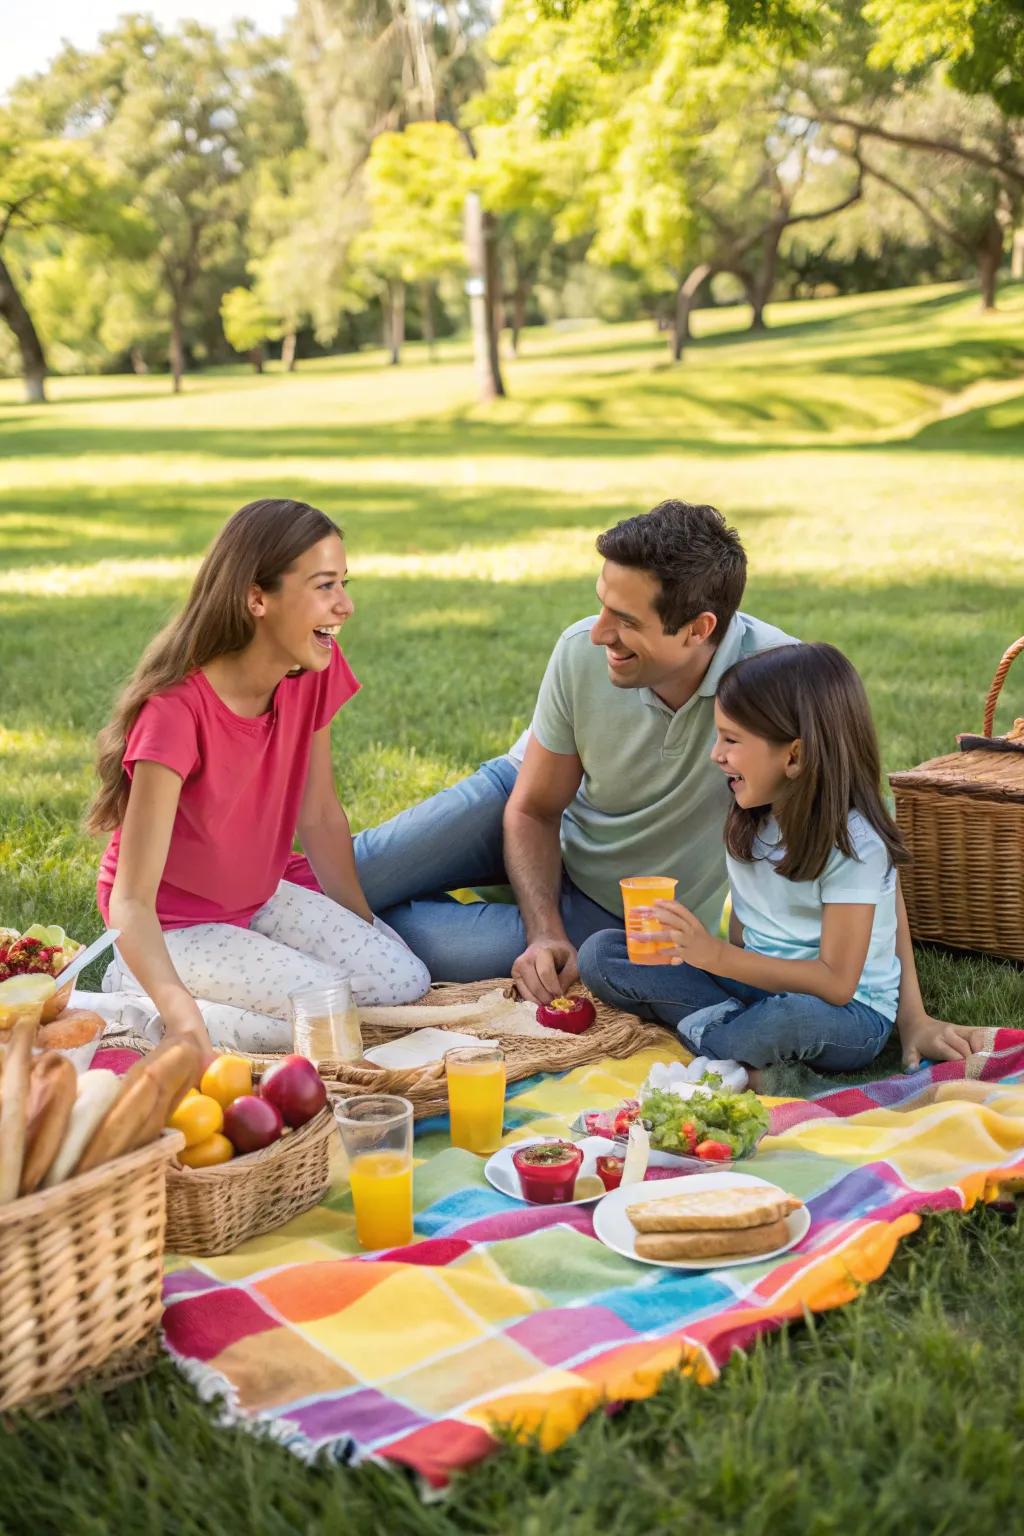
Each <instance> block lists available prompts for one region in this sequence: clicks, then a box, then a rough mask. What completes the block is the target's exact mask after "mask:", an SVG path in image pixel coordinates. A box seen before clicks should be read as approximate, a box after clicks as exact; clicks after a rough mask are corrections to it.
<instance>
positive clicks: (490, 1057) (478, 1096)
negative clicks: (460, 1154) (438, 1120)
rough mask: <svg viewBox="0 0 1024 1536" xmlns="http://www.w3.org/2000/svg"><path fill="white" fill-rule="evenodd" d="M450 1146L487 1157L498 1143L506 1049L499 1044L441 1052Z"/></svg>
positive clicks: (503, 1107) (464, 1047) (502, 1104)
mask: <svg viewBox="0 0 1024 1536" xmlns="http://www.w3.org/2000/svg"><path fill="white" fill-rule="evenodd" d="M444 1065H445V1071H446V1072H447V1075H448V1112H449V1114H450V1116H451V1135H452V1146H453V1147H462V1149H463V1150H464V1151H466V1152H475V1153H476V1154H477V1155H478V1156H479V1157H489V1156H490V1154H491V1153H492V1152H497V1150H498V1148H499V1146H500V1145H501V1122H502V1118H503V1116H504V1111H505V1052H504V1051H503V1050H502V1049H501V1046H500V1045H460V1046H457V1047H456V1048H455V1049H454V1050H451V1051H446V1052H445V1055H444Z"/></svg>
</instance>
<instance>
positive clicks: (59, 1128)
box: [18, 1051, 78, 1195]
mask: <svg viewBox="0 0 1024 1536" xmlns="http://www.w3.org/2000/svg"><path fill="white" fill-rule="evenodd" d="M77 1092H78V1074H77V1072H76V1071H75V1069H74V1067H73V1066H72V1065H71V1063H70V1061H68V1059H67V1057H66V1056H60V1055H58V1054H57V1053H56V1052H55V1051H47V1052H46V1054H45V1055H43V1056H37V1057H36V1059H35V1061H34V1062H33V1064H32V1075H31V1079H30V1081H29V1096H28V1116H27V1123H26V1127H25V1157H24V1161H23V1163H22V1167H21V1181H20V1183H19V1185H18V1193H19V1195H31V1194H32V1193H33V1192H34V1191H35V1190H37V1189H38V1188H39V1186H40V1184H41V1183H42V1181H43V1178H44V1176H45V1175H46V1174H47V1173H48V1172H49V1169H50V1164H51V1163H52V1162H53V1160H54V1158H55V1157H56V1156H57V1152H58V1150H59V1148H60V1144H61V1142H62V1141H63V1140H64V1133H65V1131H66V1130H67V1128H68V1121H69V1120H70V1119H71V1111H72V1109H73V1108H74V1103H75V1095H76V1093H77Z"/></svg>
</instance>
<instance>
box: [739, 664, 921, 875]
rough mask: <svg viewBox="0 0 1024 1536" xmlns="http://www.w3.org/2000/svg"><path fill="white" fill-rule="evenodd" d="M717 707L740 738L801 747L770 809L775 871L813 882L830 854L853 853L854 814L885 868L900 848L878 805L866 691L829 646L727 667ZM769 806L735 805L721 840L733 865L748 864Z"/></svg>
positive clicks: (878, 771)
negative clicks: (884, 855)
mask: <svg viewBox="0 0 1024 1536" xmlns="http://www.w3.org/2000/svg"><path fill="white" fill-rule="evenodd" d="M718 704H719V707H720V708H721V710H722V711H723V713H724V714H726V715H728V716H729V718H730V720H735V722H736V724H737V725H739V726H742V728H743V729H744V730H745V731H750V732H751V734H752V735H754V736H760V737H761V738H762V739H763V740H765V741H771V742H774V743H775V744H776V745H778V746H784V745H786V744H787V743H789V742H793V741H797V740H799V742H800V759H799V762H800V771H799V773H798V774H797V775H796V777H795V778H792V779H788V780H787V781H786V788H785V790H784V791H783V792H782V795H781V796H780V799H779V801H778V803H777V806H776V814H777V817H778V822H779V830H780V832H781V842H782V847H783V854H782V858H781V859H780V860H779V862H778V864H777V865H776V872H777V873H778V874H780V875H784V876H786V878H788V879H790V880H816V879H817V878H818V876H819V875H820V874H821V873H822V871H823V870H824V868H825V865H826V863H827V862H828V859H829V856H830V854H831V853H832V850H833V848H838V849H839V851H840V852H841V853H843V854H845V855H846V856H847V858H854V857H856V855H855V854H854V851H853V846H852V844H851V842H850V834H849V830H848V827H847V820H848V818H849V815H850V812H851V811H859V812H860V814H861V815H862V816H863V817H864V820H865V821H866V822H867V823H868V824H869V826H871V827H873V828H874V830H875V831H876V832H877V833H878V835H879V837H880V838H881V839H882V842H883V843H884V844H885V846H886V848H887V849H888V851H889V858H890V860H891V862H892V863H893V864H905V863H906V862H907V860H908V855H907V851H906V848H905V847H904V844H903V839H902V837H901V836H900V833H899V830H898V828H897V826H896V823H895V822H894V821H893V819H892V817H891V816H890V815H889V813H888V811H887V810H886V808H885V802H884V800H883V798H882V768H881V758H880V755H879V751H878V738H877V736H876V735H875V727H874V723H873V721H872V719H871V709H870V706H869V705H868V700H867V694H866V693H865V692H864V685H863V683H862V682H861V680H860V678H859V677H858V675H857V673H856V671H855V670H854V668H853V667H852V666H851V665H850V663H849V662H848V661H847V659H846V657H845V656H844V655H843V653H842V651H837V650H836V648H835V646H834V645H782V646H778V647H777V648H776V649H774V650H770V651H761V652H759V653H758V654H757V655H756V656H750V657H748V658H747V660H746V661H740V662H737V663H736V665H735V666H734V667H730V668H729V670H728V672H726V673H725V675H724V676H723V678H722V680H721V682H720V683H719V685H718ZM770 810H771V808H770V807H768V806H763V805H762V806H757V807H752V808H749V809H744V808H743V807H741V806H739V805H737V804H736V803H735V802H734V803H733V805H732V807H731V809H730V811H729V816H728V820H727V821H726V825H725V843H726V847H727V848H728V850H729V852H730V853H731V854H732V856H733V857H734V858H737V859H745V860H747V861H748V862H749V861H750V860H751V859H752V858H753V857H754V843H755V840H756V838H757V835H758V832H759V830H760V828H761V827H762V825H763V824H764V822H765V821H766V820H767V818H768V816H769V814H770Z"/></svg>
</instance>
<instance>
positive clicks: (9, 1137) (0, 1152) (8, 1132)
mask: <svg viewBox="0 0 1024 1536" xmlns="http://www.w3.org/2000/svg"><path fill="white" fill-rule="evenodd" d="M36 1022H37V1021H36V1019H35V1018H22V1019H19V1020H18V1021H17V1023H16V1024H14V1025H13V1026H12V1028H11V1030H10V1032H9V1036H8V1041H7V1049H6V1050H5V1052H4V1072H3V1080H2V1083H0V1205H6V1204H7V1203H8V1201H10V1200H15V1199H17V1195H18V1186H19V1184H20V1183H21V1165H22V1162H23V1161H24V1157H25V1125H26V1120H27V1117H28V1084H29V1073H30V1070H31V1066H32V1041H33V1040H34V1039H35V1033H36Z"/></svg>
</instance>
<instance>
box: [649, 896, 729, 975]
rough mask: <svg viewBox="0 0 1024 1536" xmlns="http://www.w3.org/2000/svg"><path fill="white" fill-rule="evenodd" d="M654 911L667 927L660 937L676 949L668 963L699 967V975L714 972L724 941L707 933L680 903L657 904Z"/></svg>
mask: <svg viewBox="0 0 1024 1536" xmlns="http://www.w3.org/2000/svg"><path fill="white" fill-rule="evenodd" d="M651 910H652V911H653V912H654V913H655V915H656V916H657V917H658V918H659V919H660V921H661V922H662V923H663V924H664V927H663V928H662V929H661V931H660V932H659V934H658V935H657V936H658V937H659V938H660V939H664V940H667V941H668V942H669V943H671V944H672V945H673V946H674V951H675V952H674V953H673V954H671V955H669V953H668V951H666V959H667V960H668V962H669V964H670V965H682V964H683V962H684V961H685V962H686V964H687V965H693V966H696V967H697V969H698V970H699V971H713V970H714V969H715V960H716V957H717V956H718V953H719V951H720V950H721V946H722V940H721V939H716V938H715V937H714V935H713V934H710V933H708V931H707V929H706V928H705V927H704V924H703V923H702V922H701V921H700V919H699V918H697V917H694V915H693V913H692V912H691V911H689V909H688V908H687V907H684V906H683V904H682V902H679V901H656V902H654V903H653V905H652V908H651Z"/></svg>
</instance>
